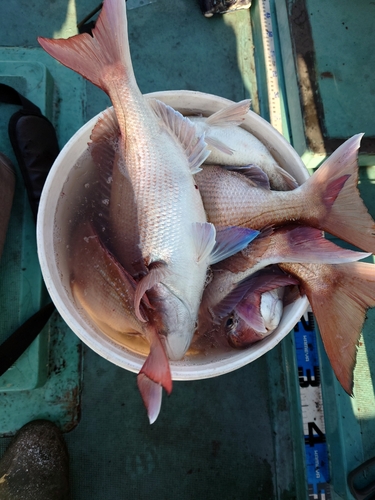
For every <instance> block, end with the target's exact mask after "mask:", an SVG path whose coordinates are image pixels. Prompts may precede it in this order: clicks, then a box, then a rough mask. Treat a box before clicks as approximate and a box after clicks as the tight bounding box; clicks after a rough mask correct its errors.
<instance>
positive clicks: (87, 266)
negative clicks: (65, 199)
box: [70, 221, 172, 423]
mask: <svg viewBox="0 0 375 500" xmlns="http://www.w3.org/2000/svg"><path fill="white" fill-rule="evenodd" d="M70 269H71V277H70V279H71V290H72V294H73V297H74V300H75V301H76V303H77V304H78V305H79V306H80V307H82V308H83V309H84V311H85V313H86V314H87V315H88V316H89V318H90V320H91V321H93V322H94V323H95V324H96V325H97V326H98V327H99V329H100V330H102V331H103V332H104V333H106V334H107V335H109V336H110V337H112V338H117V339H118V338H121V335H123V334H132V335H142V337H144V338H145V339H146V340H147V341H148V342H149V344H150V355H149V356H148V358H147V359H146V361H145V363H144V365H143V367H142V369H141V371H140V373H139V374H138V377H137V382H138V387H139V390H140V392H141V395H142V398H143V401H144V404H145V406H146V408H147V411H148V416H149V419H150V423H153V422H154V421H155V420H156V418H157V416H158V414H159V411H160V407H161V400H162V388H163V387H164V389H166V391H167V392H168V393H170V392H171V391H172V377H171V372H170V367H169V361H168V358H167V355H166V353H165V350H164V346H163V344H162V342H161V339H160V336H159V335H158V327H157V325H155V324H154V323H153V321H152V320H151V321H147V322H144V321H141V320H140V319H139V318H138V317H137V315H136V312H135V307H134V297H135V291H136V282H135V280H134V279H133V278H132V277H131V275H130V274H129V273H127V271H126V270H125V269H124V268H123V267H122V266H121V264H120V263H119V262H118V261H117V260H116V259H115V257H114V256H113V255H112V254H111V253H110V252H109V251H108V250H107V248H106V247H105V246H104V244H103V242H102V241H101V239H100V238H99V236H98V234H97V232H96V230H95V229H94V227H93V224H92V223H91V222H89V221H81V223H80V224H78V226H77V227H76V228H75V230H74V233H73V235H72V238H71V249H70ZM140 309H141V312H142V314H143V315H144V316H145V317H147V318H149V317H151V318H152V316H149V313H150V311H151V310H152V309H151V305H150V303H149V301H148V298H147V297H146V296H145V297H144V299H143V301H142V304H141V306H140Z"/></svg>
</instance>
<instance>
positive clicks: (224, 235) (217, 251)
mask: <svg viewBox="0 0 375 500" xmlns="http://www.w3.org/2000/svg"><path fill="white" fill-rule="evenodd" d="M258 234H259V231H256V230H254V229H249V228H246V227H237V226H230V227H225V228H223V229H217V230H216V243H215V246H214V248H213V251H212V253H211V256H210V264H216V263H217V262H220V261H221V260H224V259H226V258H228V257H231V256H232V255H234V254H235V253H237V252H240V251H241V250H243V249H244V248H245V247H247V245H248V244H249V243H250V242H251V241H253V239H254V238H256V237H257V236H258Z"/></svg>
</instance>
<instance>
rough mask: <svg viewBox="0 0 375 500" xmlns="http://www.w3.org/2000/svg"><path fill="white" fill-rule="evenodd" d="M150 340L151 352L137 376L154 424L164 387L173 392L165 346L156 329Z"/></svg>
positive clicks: (148, 412)
mask: <svg viewBox="0 0 375 500" xmlns="http://www.w3.org/2000/svg"><path fill="white" fill-rule="evenodd" d="M149 341H150V354H149V355H148V357H147V359H146V361H145V362H144V364H143V366H142V368H141V370H140V372H139V374H138V376H137V385H138V389H139V392H140V393H141V396H142V399H143V403H144V405H145V407H146V409H147V414H148V418H149V420H150V424H152V423H154V422H155V420H156V419H157V417H158V415H159V412H160V408H161V400H162V388H163V387H164V389H165V390H166V391H167V393H168V394H170V393H171V392H172V375H171V370H170V366H169V361H168V358H167V355H166V353H165V349H164V346H163V344H162V342H161V339H160V337H159V335H158V333H157V332H156V331H155V330H152V329H151V330H150V335H149Z"/></svg>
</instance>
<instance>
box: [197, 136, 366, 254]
mask: <svg viewBox="0 0 375 500" xmlns="http://www.w3.org/2000/svg"><path fill="white" fill-rule="evenodd" d="M362 135H363V134H357V135H355V136H353V137H351V138H350V139H348V140H347V141H346V142H345V143H344V144H342V145H341V146H340V147H339V148H338V149H337V150H336V151H335V152H334V153H332V155H331V156H330V157H329V158H328V159H327V160H326V161H325V162H324V163H323V164H322V165H321V166H320V167H319V168H318V169H317V170H316V171H315V172H314V174H313V175H312V176H311V177H310V178H309V179H308V180H307V181H305V182H304V184H302V185H301V186H299V187H298V188H296V189H294V190H293V191H282V192H281V191H273V190H270V189H266V188H263V187H254V182H253V181H252V180H251V179H249V180H248V179H247V178H246V176H244V175H241V174H240V173H236V172H233V171H228V170H226V169H224V168H222V167H219V166H205V167H204V168H203V169H202V171H201V172H199V173H197V174H196V176H195V181H196V183H197V185H198V187H199V190H200V193H201V195H202V199H203V203H204V207H205V210H206V213H207V218H208V220H209V221H210V222H212V223H213V224H215V225H218V226H220V225H239V226H245V227H251V228H253V229H262V228H264V227H266V226H269V225H273V226H280V225H284V224H290V223H297V224H301V225H304V226H313V227H316V228H319V229H322V230H323V231H327V232H328V233H331V234H333V235H335V236H337V237H339V238H341V239H343V240H345V241H347V242H349V243H352V244H353V245H355V246H357V247H359V248H361V249H363V250H365V251H367V252H371V253H374V252H375V222H374V220H373V219H372V217H371V216H370V214H369V213H368V211H367V208H366V207H365V205H364V203H363V201H362V199H361V197H360V194H359V191H358V188H357V183H358V163H357V151H358V149H359V146H360V141H361V137H362Z"/></svg>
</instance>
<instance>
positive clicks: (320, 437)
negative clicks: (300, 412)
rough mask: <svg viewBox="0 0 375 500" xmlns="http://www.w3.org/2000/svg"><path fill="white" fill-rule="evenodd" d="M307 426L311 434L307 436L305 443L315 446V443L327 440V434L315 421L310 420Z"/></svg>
mask: <svg viewBox="0 0 375 500" xmlns="http://www.w3.org/2000/svg"><path fill="white" fill-rule="evenodd" d="M307 426H308V430H309V435H308V436H305V444H308V445H309V446H311V447H313V446H314V445H315V444H318V443H325V442H326V437H325V434H324V433H323V432H322V431H321V430H320V429H319V427H318V426H317V425H316V423H315V422H309V423H308V424H307Z"/></svg>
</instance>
